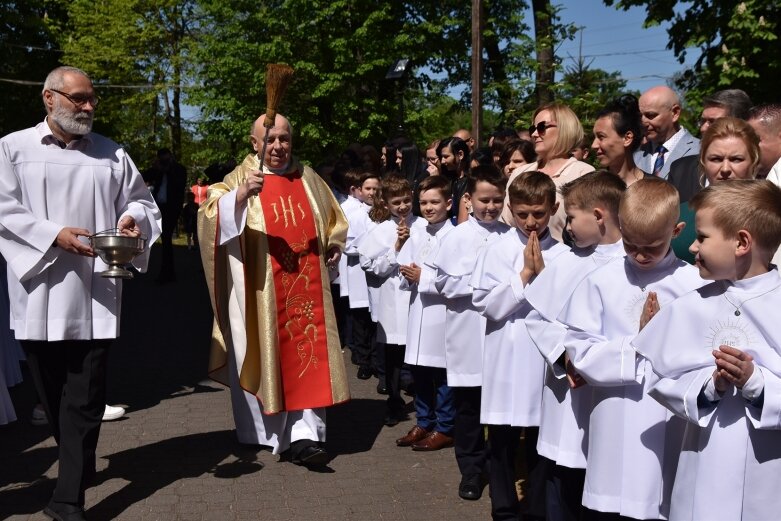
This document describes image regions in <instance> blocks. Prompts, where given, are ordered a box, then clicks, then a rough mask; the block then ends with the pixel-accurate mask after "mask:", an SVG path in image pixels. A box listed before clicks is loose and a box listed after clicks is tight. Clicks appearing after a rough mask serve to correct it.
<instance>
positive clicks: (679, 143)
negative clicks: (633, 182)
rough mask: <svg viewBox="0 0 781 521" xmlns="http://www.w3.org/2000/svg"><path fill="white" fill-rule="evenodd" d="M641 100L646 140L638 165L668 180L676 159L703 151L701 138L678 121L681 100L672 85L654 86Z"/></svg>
mask: <svg viewBox="0 0 781 521" xmlns="http://www.w3.org/2000/svg"><path fill="white" fill-rule="evenodd" d="M639 101H640V103H639V104H640V113H641V115H642V120H643V126H644V127H645V137H646V143H645V144H644V145H643V146H641V147H640V148H639V149H638V150H637V151H636V152H635V154H634V159H635V164H636V165H637V166H638V168H640V169H641V170H642V171H643V172H646V173H649V174H653V175H655V176H657V177H661V178H662V179H667V176H668V174H669V172H670V164H671V163H672V162H673V161H675V160H676V159H678V158H681V157H685V156H693V155H696V154H698V153H699V152H700V140H699V139H697V138H695V137H694V136H692V135H691V134H689V132H688V131H687V130H686V129H685V128H683V127H682V126H681V124H680V123H679V122H678V120H679V118H680V117H681V102H680V100H679V99H678V95H677V94H676V93H675V92H674V91H673V90H672V89H671V88H670V87H666V86H664V85H659V86H656V87H652V88H650V89H648V90H647V91H645V92H644V93H643V95H642V96H640V100H639Z"/></svg>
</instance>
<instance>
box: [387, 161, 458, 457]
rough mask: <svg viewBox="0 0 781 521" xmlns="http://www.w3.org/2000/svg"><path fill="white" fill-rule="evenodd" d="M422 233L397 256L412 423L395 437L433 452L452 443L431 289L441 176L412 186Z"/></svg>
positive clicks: (446, 196)
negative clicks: (405, 294)
mask: <svg viewBox="0 0 781 521" xmlns="http://www.w3.org/2000/svg"><path fill="white" fill-rule="evenodd" d="M418 194H419V200H420V211H421V213H422V214H423V218H424V219H426V221H427V222H428V225H427V226H426V230H425V233H420V234H415V235H410V237H409V240H407V241H406V242H405V243H404V246H402V248H401V251H399V255H398V263H399V272H400V274H401V289H402V290H406V291H410V292H411V294H410V307H409V322H408V323H407V350H406V353H405V354H404V362H406V363H407V364H409V365H410V369H411V371H412V377H413V378H414V379H415V414H416V416H417V424H416V425H415V426H414V427H413V428H412V429H411V430H410V431H409V432H408V433H407V434H406V435H405V436H403V437H401V438H399V439H398V440H396V445H398V446H399V447H408V446H412V449H413V450H421V451H431V450H439V449H442V448H445V447H450V446H452V445H453V424H454V421H455V406H454V405H453V390H452V389H451V388H450V387H449V386H448V385H447V373H446V372H445V300H444V298H443V297H442V296H441V295H439V294H438V293H437V291H436V289H435V288H434V280H435V275H436V271H435V270H434V268H433V261H434V258H435V257H436V254H437V251H438V250H439V246H440V244H441V243H442V239H444V237H445V236H446V235H447V234H448V233H450V231H451V230H453V225H452V224H450V220H449V219H448V210H449V209H450V206H451V205H452V200H451V198H450V182H449V181H448V180H447V178H445V177H443V176H431V177H427V178H425V179H424V180H423V181H421V182H420V184H419V185H418Z"/></svg>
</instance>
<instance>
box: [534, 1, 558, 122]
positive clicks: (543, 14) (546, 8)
mask: <svg viewBox="0 0 781 521" xmlns="http://www.w3.org/2000/svg"><path fill="white" fill-rule="evenodd" d="M532 11H533V12H534V39H535V41H536V47H537V81H536V85H535V89H534V90H535V95H536V97H537V104H538V106H540V105H544V104H546V103H551V102H552V101H553V88H552V87H553V79H554V76H553V75H554V72H555V70H554V63H553V24H552V20H551V15H552V12H553V11H552V8H551V3H550V0H532Z"/></svg>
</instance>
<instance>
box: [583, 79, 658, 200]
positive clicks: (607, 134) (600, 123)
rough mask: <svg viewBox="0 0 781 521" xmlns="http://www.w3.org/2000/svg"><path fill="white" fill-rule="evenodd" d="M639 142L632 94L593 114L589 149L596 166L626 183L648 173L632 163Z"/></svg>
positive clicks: (637, 109)
mask: <svg viewBox="0 0 781 521" xmlns="http://www.w3.org/2000/svg"><path fill="white" fill-rule="evenodd" d="M642 141H643V122H642V116H641V114H640V107H639V106H638V102H637V98H635V97H634V96H632V95H630V94H627V95H625V96H621V97H620V98H618V99H616V100H614V101H612V102H610V103H609V104H608V105H607V106H606V107H605V108H604V109H602V110H601V111H600V112H599V114H597V120H596V121H595V122H594V141H593V142H592V143H591V148H593V149H594V150H595V152H596V155H597V160H598V161H599V165H600V166H601V167H602V168H606V169H607V170H608V171H609V172H610V173H611V174H615V175H617V176H618V177H620V178H621V179H622V180H623V181H624V182H625V183H626V186H629V185H631V184H632V183H634V182H636V181H639V180H640V179H642V178H643V177H645V176H650V174H649V173H648V172H643V171H642V170H641V169H640V168H639V167H638V166H637V165H636V164H635V160H634V157H633V154H634V152H635V150H637V149H638V148H640V143H641V142H642Z"/></svg>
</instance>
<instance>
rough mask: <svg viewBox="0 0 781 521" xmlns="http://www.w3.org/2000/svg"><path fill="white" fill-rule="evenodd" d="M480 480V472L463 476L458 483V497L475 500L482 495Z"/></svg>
mask: <svg viewBox="0 0 781 521" xmlns="http://www.w3.org/2000/svg"><path fill="white" fill-rule="evenodd" d="M482 485H483V484H482V480H481V479H480V474H473V475H471V476H464V477H462V478H461V483H460V484H459V485H458V497H460V498H461V499H467V500H469V501H476V500H478V499H480V496H482V495H483V486H482Z"/></svg>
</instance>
